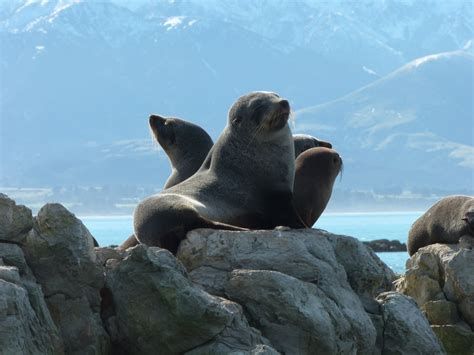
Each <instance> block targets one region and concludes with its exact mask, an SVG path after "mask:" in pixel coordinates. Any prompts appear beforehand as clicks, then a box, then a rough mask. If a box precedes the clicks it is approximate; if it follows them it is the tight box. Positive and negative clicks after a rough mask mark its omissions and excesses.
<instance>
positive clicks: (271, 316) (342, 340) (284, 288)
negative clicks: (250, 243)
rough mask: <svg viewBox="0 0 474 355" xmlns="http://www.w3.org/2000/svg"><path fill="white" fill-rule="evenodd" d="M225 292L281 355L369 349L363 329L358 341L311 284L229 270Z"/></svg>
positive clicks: (342, 316) (265, 273) (353, 328)
mask: <svg viewBox="0 0 474 355" xmlns="http://www.w3.org/2000/svg"><path fill="white" fill-rule="evenodd" d="M226 294H227V295H228V297H229V298H230V299H232V300H235V301H237V302H239V303H240V304H243V305H244V306H245V309H246V311H247V312H248V313H249V315H250V317H251V319H252V321H253V324H255V325H256V327H257V328H259V329H261V330H262V332H263V334H264V335H265V336H267V337H268V338H269V339H270V341H271V342H272V344H273V345H274V347H275V348H276V349H277V350H279V351H281V352H283V353H285V354H315V353H322V354H355V353H357V352H359V353H369V352H370V350H372V349H373V346H374V342H375V335H374V334H373V333H372V332H370V331H368V332H366V333H365V334H363V335H364V336H366V338H361V335H362V334H361V331H360V329H357V325H356V324H354V321H353V319H348V317H347V316H346V314H344V312H342V311H341V309H340V307H339V306H338V304H337V301H333V300H331V299H330V298H328V297H327V295H325V294H324V292H322V291H321V290H320V289H318V287H317V286H315V285H313V284H310V283H307V282H302V281H300V280H298V279H295V278H294V277H291V276H288V275H285V274H282V273H280V272H276V271H265V270H235V271H233V272H232V273H231V277H230V280H229V282H228V283H227V287H226ZM354 313H355V312H354ZM365 317H366V318H367V316H365ZM366 325H367V326H369V325H370V321H368V322H367V323H366Z"/></svg>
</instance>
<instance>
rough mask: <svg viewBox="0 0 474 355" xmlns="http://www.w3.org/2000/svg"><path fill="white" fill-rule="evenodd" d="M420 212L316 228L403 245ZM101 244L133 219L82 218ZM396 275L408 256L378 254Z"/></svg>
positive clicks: (350, 216)
mask: <svg viewBox="0 0 474 355" xmlns="http://www.w3.org/2000/svg"><path fill="white" fill-rule="evenodd" d="M421 214H422V212H373V213H327V214H325V215H323V216H321V218H320V219H319V220H318V222H317V223H316V224H315V226H314V227H315V228H320V229H325V230H327V231H329V232H332V233H336V234H344V235H350V236H353V237H356V238H358V239H359V240H362V241H368V240H374V239H382V238H385V239H397V240H399V241H401V242H404V243H406V240H407V235H408V230H409V229H410V226H411V225H412V223H413V222H414V221H415V220H416V219H417V218H418V217H419V216H420V215H421ZM81 220H82V221H83V222H84V224H85V225H86V226H87V228H89V230H90V232H91V233H92V235H93V236H94V237H95V238H96V239H97V241H98V242H99V244H100V245H111V244H120V243H121V242H123V241H124V240H125V239H126V238H128V236H129V235H131V234H132V232H133V227H132V217H131V216H124V217H102V216H96V217H81ZM378 255H379V257H380V258H381V259H382V260H383V261H384V262H385V263H386V264H387V265H389V266H390V267H391V268H392V269H393V270H394V271H395V272H398V273H403V272H404V270H405V262H406V260H407V259H408V254H407V253H405V252H401V253H378Z"/></svg>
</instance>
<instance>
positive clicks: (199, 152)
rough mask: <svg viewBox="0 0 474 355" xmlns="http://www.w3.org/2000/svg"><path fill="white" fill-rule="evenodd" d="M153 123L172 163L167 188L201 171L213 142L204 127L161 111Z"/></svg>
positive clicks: (153, 117) (153, 127) (157, 137)
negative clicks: (162, 114) (164, 115)
mask: <svg viewBox="0 0 474 355" xmlns="http://www.w3.org/2000/svg"><path fill="white" fill-rule="evenodd" d="M149 124H150V128H151V130H152V132H153V135H154V137H155V139H156V140H157V142H158V143H159V144H160V145H161V147H162V148H163V150H164V151H165V152H166V155H168V158H169V160H170V163H171V175H170V177H169V178H168V180H167V181H166V183H165V186H164V188H165V189H167V188H169V187H172V186H174V185H176V184H179V183H180V182H182V181H184V180H186V179H187V178H188V177H190V176H191V175H193V174H194V173H195V172H196V171H198V169H199V168H200V167H201V164H202V162H203V161H204V159H205V158H206V156H207V154H208V153H209V150H211V148H212V145H213V142H212V139H211V137H210V136H209V134H207V132H206V131H205V130H204V129H202V128H201V127H199V126H198V125H196V124H194V123H191V122H188V121H185V120H181V119H179V118H170V117H162V116H158V115H151V116H150V119H149Z"/></svg>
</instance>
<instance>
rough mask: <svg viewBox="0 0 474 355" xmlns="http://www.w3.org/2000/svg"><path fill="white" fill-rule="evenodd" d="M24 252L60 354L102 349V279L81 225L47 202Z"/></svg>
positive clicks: (104, 341)
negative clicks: (57, 332) (62, 347)
mask: <svg viewBox="0 0 474 355" xmlns="http://www.w3.org/2000/svg"><path fill="white" fill-rule="evenodd" d="M24 250H25V257H26V260H27V262H28V265H30V267H31V269H32V271H33V273H34V275H35V277H36V279H37V281H38V282H39V283H40V284H41V286H42V288H43V292H44V295H45V299H46V303H47V305H48V308H49V310H50V313H51V316H52V318H53V320H54V322H55V324H56V325H57V327H58V328H59V330H60V332H61V336H62V338H63V340H64V345H65V350H66V352H67V353H79V352H80V353H86V354H92V353H95V354H99V353H104V352H106V351H107V349H108V347H109V339H108V335H107V333H106V332H105V330H104V328H103V326H102V323H101V320H100V304H101V298H100V290H101V289H102V288H103V286H104V281H105V280H104V275H103V268H102V267H101V266H100V265H97V263H96V255H95V253H94V247H93V238H92V236H91V234H90V233H89V231H88V230H87V228H86V227H85V226H84V225H83V224H82V222H81V221H80V220H78V219H77V218H76V217H75V216H74V215H73V214H72V213H70V212H69V211H68V210H66V209H65V208H64V207H63V206H61V205H59V204H47V205H45V206H44V207H43V208H41V210H40V211H39V212H38V215H37V216H36V217H35V219H34V226H33V229H32V230H31V231H30V233H29V234H28V237H27V239H26V241H25V246H24Z"/></svg>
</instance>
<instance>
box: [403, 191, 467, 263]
mask: <svg viewBox="0 0 474 355" xmlns="http://www.w3.org/2000/svg"><path fill="white" fill-rule="evenodd" d="M466 235H467V236H471V237H473V236H474V197H472V196H448V197H445V198H443V199H442V200H440V201H438V202H436V203H435V204H434V205H433V206H432V207H431V208H430V209H429V210H428V211H426V212H425V213H424V214H423V215H422V216H421V217H420V218H418V219H417V220H416V221H415V223H413V225H412V226H411V229H410V232H409V233H408V243H407V246H408V254H410V256H411V255H413V254H415V253H416V252H417V250H418V249H419V248H422V247H424V246H427V245H431V244H435V243H444V244H456V243H458V242H459V239H460V238H461V237H463V236H466Z"/></svg>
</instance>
